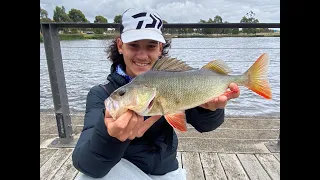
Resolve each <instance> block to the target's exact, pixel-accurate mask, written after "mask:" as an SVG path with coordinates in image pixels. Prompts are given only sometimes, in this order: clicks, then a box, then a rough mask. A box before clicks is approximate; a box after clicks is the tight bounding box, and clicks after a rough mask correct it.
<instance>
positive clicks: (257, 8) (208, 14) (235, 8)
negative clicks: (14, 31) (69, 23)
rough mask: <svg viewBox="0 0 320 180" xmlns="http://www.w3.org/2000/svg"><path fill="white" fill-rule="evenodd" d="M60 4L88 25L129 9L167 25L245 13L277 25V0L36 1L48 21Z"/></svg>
mask: <svg viewBox="0 0 320 180" xmlns="http://www.w3.org/2000/svg"><path fill="white" fill-rule="evenodd" d="M62 5H63V6H64V7H65V9H66V12H68V11H69V10H71V8H75V9H79V10H81V11H82V12H83V13H84V15H85V16H86V18H87V19H88V20H89V21H90V22H93V20H94V18H95V16H97V15H102V16H104V17H106V18H107V19H108V22H113V18H114V17H115V16H116V15H119V14H122V13H123V12H124V11H125V10H126V9H128V8H132V7H137V8H146V9H149V10H155V11H157V12H158V13H159V14H160V15H161V16H162V19H164V20H166V21H167V22H169V23H196V22H199V21H200V19H203V20H208V19H209V18H212V19H213V18H214V17H215V16H216V15H219V16H221V17H222V20H223V21H228V22H230V23H237V22H240V20H241V18H242V17H243V16H245V15H246V13H248V12H249V11H253V12H254V13H255V18H257V19H258V20H259V22H261V23H279V22H280V0H269V1H265V0H162V1H161V2H159V1H156V0H122V1H119V0H40V6H41V7H42V8H43V9H45V10H47V11H48V16H49V17H50V18H52V17H53V10H54V9H55V7H56V6H62Z"/></svg>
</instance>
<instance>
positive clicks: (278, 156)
mask: <svg viewBox="0 0 320 180" xmlns="http://www.w3.org/2000/svg"><path fill="white" fill-rule="evenodd" d="M273 155H274V157H276V158H277V159H278V161H279V162H280V153H274V154H273Z"/></svg>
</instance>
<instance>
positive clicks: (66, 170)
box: [51, 155, 78, 180]
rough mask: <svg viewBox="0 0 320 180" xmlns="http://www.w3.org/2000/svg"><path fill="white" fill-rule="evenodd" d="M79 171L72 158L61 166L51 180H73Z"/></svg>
mask: <svg viewBox="0 0 320 180" xmlns="http://www.w3.org/2000/svg"><path fill="white" fill-rule="evenodd" d="M77 173H78V170H77V169H76V168H75V167H74V166H73V164H72V156H71V155H70V156H69V158H68V159H67V161H66V162H65V163H64V164H63V165H62V166H61V168H60V169H59V170H58V171H57V173H56V174H55V175H54V176H53V177H52V179H51V180H62V179H63V180H72V179H74V178H75V177H76V175H77Z"/></svg>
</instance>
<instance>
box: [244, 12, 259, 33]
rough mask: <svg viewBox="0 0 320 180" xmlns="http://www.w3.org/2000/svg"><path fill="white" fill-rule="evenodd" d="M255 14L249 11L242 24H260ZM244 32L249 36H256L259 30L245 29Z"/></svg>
mask: <svg viewBox="0 0 320 180" xmlns="http://www.w3.org/2000/svg"><path fill="white" fill-rule="evenodd" d="M254 16H255V13H254V12H252V11H249V12H248V13H247V14H246V15H245V16H243V17H242V19H241V21H240V23H259V20H258V19H256V18H255V17H254ZM242 32H244V33H247V34H256V32H257V30H256V28H243V29H242Z"/></svg>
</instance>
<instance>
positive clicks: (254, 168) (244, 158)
mask: <svg viewBox="0 0 320 180" xmlns="http://www.w3.org/2000/svg"><path fill="white" fill-rule="evenodd" d="M237 156H238V158H239V160H240V162H241V164H242V166H243V167H244V169H245V171H246V172H247V174H248V176H249V178H250V179H259V180H271V178H270V177H269V175H268V173H267V172H266V171H265V170H264V169H263V167H262V166H261V164H260V163H259V160H258V159H257V158H256V157H255V156H254V154H237Z"/></svg>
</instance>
